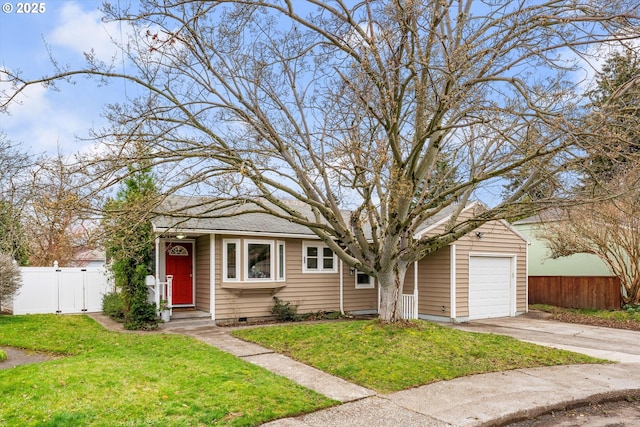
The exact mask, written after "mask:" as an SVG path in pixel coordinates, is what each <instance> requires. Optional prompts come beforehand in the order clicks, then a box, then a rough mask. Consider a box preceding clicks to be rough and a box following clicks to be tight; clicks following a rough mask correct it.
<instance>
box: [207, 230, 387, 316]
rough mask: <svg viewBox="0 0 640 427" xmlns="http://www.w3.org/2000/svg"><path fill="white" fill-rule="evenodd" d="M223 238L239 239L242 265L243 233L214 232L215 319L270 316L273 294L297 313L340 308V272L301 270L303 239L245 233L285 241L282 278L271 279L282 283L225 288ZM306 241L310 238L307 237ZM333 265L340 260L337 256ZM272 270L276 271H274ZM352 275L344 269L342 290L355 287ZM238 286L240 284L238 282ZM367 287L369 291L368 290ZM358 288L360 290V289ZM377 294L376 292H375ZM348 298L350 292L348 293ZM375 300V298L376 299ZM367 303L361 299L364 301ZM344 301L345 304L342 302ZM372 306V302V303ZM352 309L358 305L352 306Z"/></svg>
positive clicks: (367, 293) (362, 293) (254, 238)
mask: <svg viewBox="0 0 640 427" xmlns="http://www.w3.org/2000/svg"><path fill="white" fill-rule="evenodd" d="M224 239H237V240H240V248H241V250H240V260H239V265H242V266H243V265H244V264H243V263H244V262H245V259H244V249H243V248H244V240H245V237H242V236H224V235H216V243H215V245H216V268H215V272H216V273H215V274H216V319H218V320H225V319H237V318H240V317H247V318H255V317H264V316H271V312H270V310H271V307H272V306H273V296H274V295H275V296H277V297H278V298H279V299H281V300H283V301H288V302H291V303H292V304H296V305H298V313H310V312H316V311H321V310H322V311H338V310H339V309H340V300H339V292H340V275H339V273H338V272H332V273H303V272H302V243H303V241H302V240H299V239H278V238H273V239H271V238H256V237H247V239H250V240H273V241H274V242H276V241H284V242H285V258H286V263H285V265H286V273H285V281H284V282H278V281H275V282H272V283H270V284H272V285H274V286H280V285H285V286H284V287H282V288H277V289H252V290H248V289H227V288H224V284H223V281H222V251H223V247H222V242H223V240H224ZM308 242H312V241H311V240H309V241H308ZM276 250H277V247H276ZM335 262H336V265H339V264H338V263H339V261H338V259H337V258H336V260H335ZM274 274H275V272H274ZM351 279H353V276H350V275H348V269H346V276H345V290H346V289H347V288H349V289H350V288H355V279H353V282H352V284H351V285H350V284H348V283H347V282H348V281H349V280H351ZM238 286H239V287H240V288H241V287H242V284H238ZM358 291H360V292H361V295H367V296H368V295H369V293H371V294H373V293H374V292H375V289H373V290H370V289H369V290H360V289H358ZM367 291H369V292H367ZM360 292H359V293H360ZM375 295H376V296H377V294H375ZM350 298H351V295H350ZM376 301H377V300H376ZM366 304H368V303H364V305H366ZM345 305H346V304H345ZM361 305H362V304H357V303H356V302H355V301H354V300H352V299H349V306H350V307H358V306H361ZM374 307H375V305H374ZM351 309H352V310H355V309H359V308H351Z"/></svg>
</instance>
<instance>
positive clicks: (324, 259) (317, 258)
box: [302, 243, 337, 273]
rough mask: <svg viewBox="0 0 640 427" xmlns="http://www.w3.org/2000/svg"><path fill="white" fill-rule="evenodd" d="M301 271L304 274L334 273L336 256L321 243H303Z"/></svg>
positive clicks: (335, 270)
mask: <svg viewBox="0 0 640 427" xmlns="http://www.w3.org/2000/svg"><path fill="white" fill-rule="evenodd" d="M302 253H303V254H304V257H303V261H302V271H303V272H305V273H313V272H317V273H336V272H337V268H336V264H337V262H336V255H335V254H334V253H333V251H332V250H331V249H330V248H328V247H327V246H325V245H324V244H322V243H303V250H302Z"/></svg>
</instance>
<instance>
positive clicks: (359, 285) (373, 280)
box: [353, 270, 376, 289]
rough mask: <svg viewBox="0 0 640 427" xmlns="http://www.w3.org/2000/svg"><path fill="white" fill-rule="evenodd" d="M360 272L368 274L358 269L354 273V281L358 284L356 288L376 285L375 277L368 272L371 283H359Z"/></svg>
mask: <svg viewBox="0 0 640 427" xmlns="http://www.w3.org/2000/svg"><path fill="white" fill-rule="evenodd" d="M358 274H366V273H363V272H361V271H358V270H356V271H355V273H354V274H353V277H354V282H355V284H356V289H373V288H375V287H376V278H375V277H373V276H369V275H368V274H367V276H368V277H369V283H358Z"/></svg>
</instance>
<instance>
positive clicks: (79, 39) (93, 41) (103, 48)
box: [48, 2, 126, 62]
mask: <svg viewBox="0 0 640 427" xmlns="http://www.w3.org/2000/svg"><path fill="white" fill-rule="evenodd" d="M121 37H123V38H126V34H125V33H124V32H121V31H120V27H119V24H118V23H116V22H102V12H101V11H100V10H98V9H97V8H96V9H94V10H83V9H82V7H80V5H79V4H77V3H73V2H71V3H67V4H65V5H64V6H63V7H62V8H61V11H60V15H59V23H58V25H57V26H56V27H55V28H54V30H53V31H52V32H51V34H50V35H49V37H48V41H49V42H50V43H51V44H52V45H54V46H59V47H65V48H67V49H70V50H71V51H73V52H76V53H80V54H84V53H88V52H91V51H93V52H94V53H95V55H96V56H97V58H98V59H100V60H102V61H105V62H109V61H111V60H112V59H113V58H117V55H118V52H119V50H118V48H117V46H116V44H114V41H118V40H119V39H120V38H121Z"/></svg>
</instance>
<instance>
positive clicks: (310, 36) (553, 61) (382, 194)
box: [4, 0, 640, 321]
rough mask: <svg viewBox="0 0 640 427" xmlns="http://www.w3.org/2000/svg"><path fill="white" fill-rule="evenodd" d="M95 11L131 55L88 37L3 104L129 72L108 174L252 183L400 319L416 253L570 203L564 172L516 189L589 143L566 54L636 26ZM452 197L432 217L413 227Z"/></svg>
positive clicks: (332, 6)
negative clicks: (141, 150) (446, 215)
mask: <svg viewBox="0 0 640 427" xmlns="http://www.w3.org/2000/svg"><path fill="white" fill-rule="evenodd" d="M105 13H106V14H107V16H108V18H110V19H114V20H121V21H123V22H127V23H129V24H130V25H131V26H132V28H133V29H134V31H133V33H132V35H131V37H130V38H129V39H128V40H122V43H121V44H122V47H123V48H125V49H126V56H127V58H128V63H127V64H125V68H126V69H128V70H135V71H125V72H122V71H121V70H122V69H123V66H122V65H120V66H118V67H109V66H105V65H104V64H101V63H99V62H98V61H95V60H94V58H93V57H92V56H91V55H88V58H89V61H90V63H89V66H88V67H87V68H85V69H78V70H60V71H59V72H58V73H57V74H54V75H51V76H49V77H46V78H44V79H36V78H33V77H30V76H27V77H23V76H21V75H15V74H10V73H7V72H5V73H4V79H6V80H10V81H11V82H12V83H13V84H14V88H15V91H13V92H12V93H8V94H6V95H7V97H6V99H5V101H4V105H5V106H6V105H8V103H9V102H11V101H12V99H13V98H14V97H15V94H17V93H19V92H20V91H21V90H23V89H24V88H25V87H27V86H29V85H32V84H38V83H51V82H55V81H57V80H62V79H70V78H73V77H74V76H75V75H86V74H89V75H94V76H97V77H98V78H100V79H106V80H109V79H125V80H127V81H128V82H130V83H128V84H135V85H138V86H139V88H140V89H141V93H144V96H141V97H140V98H138V99H135V100H132V101H131V102H127V103H124V104H122V105H113V106H111V108H110V110H109V117H110V119H111V121H112V123H113V129H112V130H111V131H110V132H105V133H101V134H99V135H97V136H98V138H99V139H100V140H101V141H102V142H103V143H104V147H103V153H109V152H111V153H112V155H111V156H108V155H105V158H104V159H103V161H102V162H100V161H96V160H95V159H94V161H93V166H95V167H94V173H96V174H99V175H98V176H99V177H100V180H101V181H103V182H107V183H113V182H115V181H117V180H118V179H119V176H118V173H119V172H121V171H123V170H124V171H126V168H125V166H126V165H127V164H133V163H138V162H139V161H140V160H148V161H149V162H150V163H151V165H152V166H153V167H154V170H155V171H156V173H157V174H158V175H159V176H161V177H163V178H164V190H165V191H166V192H177V191H182V192H189V193H191V194H204V195H209V196H212V197H213V198H216V197H218V198H220V199H224V200H230V201H238V202H246V201H247V200H249V201H251V202H253V203H254V205H255V206H256V209H262V210H267V211H269V212H271V213H272V214H274V215H278V216H281V217H285V218H287V219H289V220H291V221H293V222H296V223H299V224H303V225H305V226H307V227H309V228H310V229H311V230H313V231H314V232H315V233H316V234H317V235H318V236H319V237H320V238H321V239H322V240H323V241H324V242H325V243H326V244H327V245H328V246H329V247H330V248H331V249H333V250H334V251H335V252H336V253H337V254H338V256H339V257H340V258H341V259H342V260H344V261H345V262H346V263H347V264H348V265H350V266H352V267H355V268H357V269H359V270H361V271H363V272H365V273H367V274H370V275H372V276H375V277H376V278H377V280H378V283H379V284H380V288H381V310H380V317H381V319H382V320H383V321H396V320H398V319H400V318H401V310H400V304H399V297H400V294H401V292H400V290H401V287H402V284H403V282H404V276H405V272H406V270H407V268H408V266H409V265H410V264H411V263H413V262H414V261H416V260H418V259H420V258H422V257H424V256H425V255H427V254H429V253H431V252H433V251H435V250H437V249H438V248H441V247H443V246H445V245H448V244H450V243H452V242H453V241H455V240H456V239H458V238H459V237H461V236H462V235H464V234H466V233H468V232H470V231H471V230H473V229H474V228H476V227H478V226H479V225H481V224H482V223H485V222H487V221H491V220H493V219H497V218H504V217H509V216H512V215H522V214H526V213H530V212H533V211H535V210H536V209H539V208H540V207H544V206H548V205H549V204H550V203H554V204H557V203H563V202H564V201H565V200H564V199H563V197H564V196H566V194H564V193H563V192H562V191H558V188H557V187H556V186H554V187H553V188H554V189H555V190H556V191H554V192H545V194H544V197H542V198H541V199H539V200H536V201H535V204H534V203H531V202H528V201H523V200H525V199H524V198H523V197H522V196H523V195H525V194H527V192H528V191H529V190H531V189H532V188H536V187H539V186H540V185H541V184H542V183H545V182H561V180H559V179H558V178H559V177H564V178H566V176H563V174H566V171H567V170H571V169H572V168H573V165H574V164H575V163H576V162H580V161H581V160H582V159H581V156H582V155H583V151H582V147H581V145H580V143H581V130H580V129H579V128H577V126H576V125H575V118H576V117H577V116H579V115H580V113H581V111H580V104H579V97H577V96H576V94H575V92H574V90H575V89H576V84H575V82H574V81H573V80H572V79H573V76H572V74H571V73H570V71H571V70H572V69H573V67H574V65H575V64H574V63H572V62H571V58H579V57H581V56H583V55H586V54H587V53H588V49H589V47H590V46H592V45H595V44H597V43H602V42H617V43H624V42H625V41H626V40H629V39H632V38H636V37H638V28H640V27H639V26H638V16H637V15H638V5H637V4H636V3H634V2H629V1H623V0H613V1H600V0H583V1H576V0H560V1H541V2H524V1H522V2H520V1H519V2H474V1H470V0H468V1H450V2H445V1H440V0H433V1H410V0H388V1H374V0H364V1H360V2H344V1H341V0H333V1H324V2H323V1H316V0H310V1H305V2H303V1H299V2H298V1H296V2H293V1H287V0H272V1H266V0H264V1H260V0H256V1H254V0H251V1H216V2H204V1H189V0H187V1H184V0H180V1H163V2H157V1H153V0H146V1H142V2H140V6H139V8H138V9H126V10H122V9H119V8H116V7H115V6H114V5H109V4H107V5H106V8H105ZM133 136H135V137H133ZM140 138H143V139H145V140H146V141H148V144H149V146H150V150H149V153H150V154H149V159H135V158H128V157H127V153H128V152H136V151H135V150H128V149H127V146H126V144H127V142H126V141H130V140H140ZM114 141H118V142H114ZM122 141H125V142H124V143H123V142H122ZM123 144H124V145H123ZM443 162H444V164H446V165H450V170H451V171H452V173H446V168H444V169H443V167H442V164H443ZM532 164H533V165H535V167H530V166H531V165H532ZM519 172H521V174H520V176H522V177H523V179H521V180H520V181H519V182H518V185H515V186H513V187H512V188H510V189H509V192H508V194H506V195H505V196H504V198H503V200H501V201H499V202H496V204H495V205H494V206H493V207H491V208H490V209H488V210H486V211H485V212H483V213H479V214H478V216H476V217H474V218H472V219H470V220H467V221H460V220H459V219H458V217H457V215H458V214H459V213H460V211H461V210H462V208H463V207H464V205H465V203H466V201H468V200H469V199H471V198H473V197H475V195H476V194H477V191H479V190H483V191H490V189H491V188H498V189H497V190H496V191H495V193H496V194H498V193H500V191H501V189H502V184H503V177H504V176H506V175H507V174H510V173H513V174H515V173H519ZM560 190H561V189H560ZM285 198H289V199H295V200H297V201H299V202H301V203H303V204H304V205H305V206H307V207H308V208H310V211H311V212H312V214H311V215H305V214H303V213H302V212H301V211H300V210H297V209H296V207H295V206H296V205H295V204H290V203H289V204H287V203H284V202H283V201H282V200H283V199H285ZM454 203H458V206H459V209H458V210H456V213H455V214H454V217H453V219H452V221H451V222H450V223H449V224H448V226H447V227H446V229H445V230H444V231H443V232H442V233H440V234H437V235H430V236H428V237H425V238H422V239H416V238H415V235H416V231H417V230H418V228H419V227H420V224H422V223H423V222H424V221H425V220H426V219H428V218H430V217H432V216H434V215H436V214H437V213H438V212H440V211H441V210H442V209H444V208H446V207H448V206H451V205H452V204H454ZM344 208H348V209H350V210H351V214H350V215H349V216H348V218H345V217H344V216H343V215H342V211H341V209H344ZM215 214H216V213H215V212H209V213H207V215H215Z"/></svg>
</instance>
